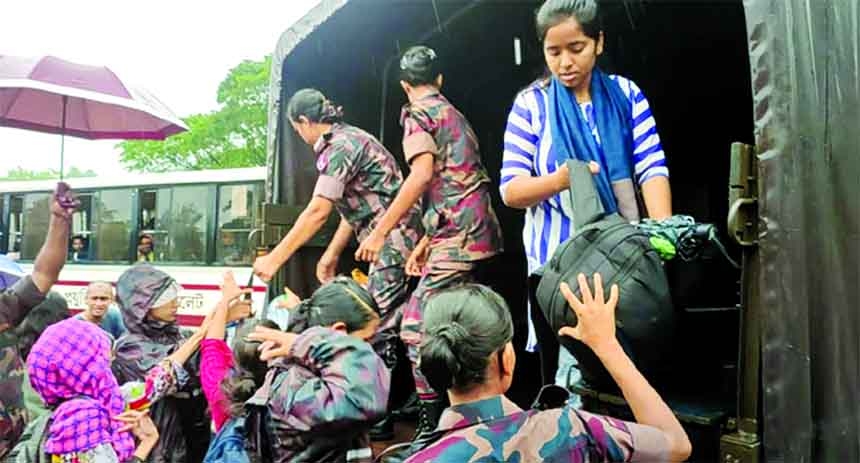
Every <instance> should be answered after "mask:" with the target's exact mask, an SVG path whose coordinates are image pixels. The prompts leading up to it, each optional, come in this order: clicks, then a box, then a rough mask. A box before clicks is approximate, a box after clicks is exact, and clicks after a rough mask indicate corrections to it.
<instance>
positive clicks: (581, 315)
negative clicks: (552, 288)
mask: <svg viewBox="0 0 860 463" xmlns="http://www.w3.org/2000/svg"><path fill="white" fill-rule="evenodd" d="M579 287H580V291H581V294H582V301H580V300H579V299H577V297H576V296H575V295H574V294H573V292H572V291H571V290H570V288H569V287H568V286H567V284H564V283H563V284H562V285H561V291H562V293H563V294H564V296H565V298H566V299H567V301H568V302H569V303H570V305H571V309H572V310H573V311H574V312H576V316H577V318H578V325H577V326H576V327H575V328H571V327H564V328H562V329H561V330H560V332H559V335H562V336H572V337H574V338H576V339H578V340H580V341H582V342H584V343H585V344H586V345H588V346H589V347H590V348H591V349H592V350H593V351H594V352H595V353H596V354H597V356H598V357H599V358H600V360H601V361H602V362H603V364H604V365H605V366H606V369H607V370H609V372H610V373H611V374H612V377H613V378H614V379H615V381H616V382H617V383H618V386H619V387H620V388H621V390H622V392H623V393H624V397H625V398H626V399H627V402H628V403H629V404H630V408H631V409H632V410H633V415H634V416H635V417H636V421H637V422H638V423H630V422H625V421H621V420H616V419H614V418H610V417H608V416H601V415H594V414H591V413H587V412H584V411H581V410H577V409H575V408H573V407H572V406H571V405H570V404H569V403H568V404H567V405H564V406H562V407H561V408H554V409H552V408H551V409H548V410H543V411H538V410H529V411H524V410H521V409H519V408H518V407H517V406H516V405H514V404H513V403H512V402H511V401H509V400H508V399H506V398H505V396H504V394H505V392H506V391H507V390H508V388H509V387H510V385H511V381H512V378H513V373H514V365H515V364H516V354H515V353H514V348H513V346H512V345H511V338H512V337H513V325H512V323H511V317H510V313H509V311H508V308H507V306H506V304H505V301H504V300H503V299H502V298H501V297H500V296H499V295H498V294H496V293H494V292H493V291H492V290H490V289H489V288H487V287H484V286H479V285H466V286H463V287H460V288H457V289H453V290H448V291H446V292H444V293H439V294H438V295H436V296H434V297H433V298H432V299H430V301H429V302H428V304H427V308H426V312H425V315H426V318H425V328H426V330H427V331H426V332H425V334H424V341H423V342H422V344H421V368H422V370H423V371H424V374H425V375H427V379H428V380H430V384H432V385H433V387H436V388H438V389H439V390H442V389H447V391H448V397H449V398H450V400H451V407H450V408H448V409H447V410H445V412H444V414H443V415H442V419H441V421H440V423H439V432H440V433H441V434H443V435H442V436H440V437H438V439H437V440H436V442H434V443H433V444H431V445H429V446H427V447H426V448H424V449H423V450H421V451H419V452H418V453H416V454H415V455H413V456H412V457H411V458H409V459H408V460H407V462H431V461H457V462H472V461H512V460H517V461H581V462H590V461H683V460H685V459H686V458H687V457H689V456H690V451H691V446H690V440H689V439H688V437H687V434H686V433H685V432H684V429H683V428H682V427H681V424H680V423H679V422H678V419H677V418H675V415H674V414H672V411H671V410H670V409H669V407H668V406H667V405H666V403H665V402H663V399H662V398H661V397H660V395H659V394H657V391H655V390H654V388H652V387H651V385H650V384H648V381H647V380H646V379H645V378H644V377H643V376H642V374H641V373H639V371H638V370H636V367H635V366H634V365H633V362H631V361H630V359H629V358H628V357H627V354H625V353H624V350H623V349H622V348H621V345H620V344H619V343H618V340H617V339H616V337H615V305H616V304H617V303H618V287H617V286H614V285H613V287H612V289H611V290H610V296H609V300H608V301H605V302H604V292H603V283H602V281H601V278H600V275H595V276H594V295H593V296H592V292H591V288H590V287H589V284H588V282H587V281H586V278H585V276H584V275H579ZM552 387H555V386H552ZM559 389H560V388H559Z"/></svg>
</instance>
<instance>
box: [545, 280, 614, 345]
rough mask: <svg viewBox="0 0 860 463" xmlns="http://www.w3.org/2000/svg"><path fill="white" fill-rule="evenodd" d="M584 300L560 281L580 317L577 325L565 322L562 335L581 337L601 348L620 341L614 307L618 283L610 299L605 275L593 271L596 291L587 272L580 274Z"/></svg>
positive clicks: (585, 341)
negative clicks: (592, 289)
mask: <svg viewBox="0 0 860 463" xmlns="http://www.w3.org/2000/svg"><path fill="white" fill-rule="evenodd" d="M577 281H578V282H579V291H580V293H581V296H582V300H580V299H579V298H577V297H576V295H575V294H574V293H573V291H571V289H570V287H569V286H568V285H567V283H562V284H561V287H560V289H561V293H562V294H563V295H564V298H565V299H566V300H567V302H568V304H570V308H571V310H573V312H574V313H575V314H576V318H577V320H578V322H577V324H576V326H563V327H562V328H561V329H560V330H559V331H558V334H559V336H569V337H571V338H574V339H577V340H579V341H582V342H583V343H584V344H585V345H587V346H588V347H589V348H591V350H593V351H595V352H599V351H601V350H605V349H607V348H611V347H614V346H616V345H617V344H618V340H617V339H616V338H615V308H616V306H617V305H618V285H612V288H610V290H609V299H608V300H606V299H605V293H604V290H603V278H602V277H601V276H600V274H599V273H595V274H594V292H593V293H592V291H591V288H590V287H589V285H588V280H587V279H586V277H585V275H583V274H581V273H580V274H579V276H577Z"/></svg>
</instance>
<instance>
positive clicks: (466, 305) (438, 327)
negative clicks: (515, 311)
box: [419, 285, 514, 392]
mask: <svg viewBox="0 0 860 463" xmlns="http://www.w3.org/2000/svg"><path fill="white" fill-rule="evenodd" d="M424 330H425V331H424V336H423V340H422V343H421V349H420V352H421V359H420V364H419V367H420V369H421V373H423V374H424V376H425V377H426V378H427V381H428V382H429V383H430V386H431V387H433V389H434V390H436V391H437V392H444V391H445V390H448V389H454V390H465V389H468V388H470V387H472V386H474V385H477V384H481V383H483V382H485V381H486V379H487V367H488V365H489V362H490V357H491V355H492V354H494V353H496V352H499V351H500V350H501V349H504V348H505V345H506V344H507V343H508V342H510V341H511V339H512V338H513V331H514V328H513V323H512V322H511V315H510V311H509V310H508V307H507V304H505V301H504V299H502V298H501V296H499V295H498V294H496V293H495V292H493V290H491V289H490V288H488V287H486V286H482V285H464V286H460V287H457V288H453V289H449V290H445V291H441V292H439V293H437V294H436V295H434V296H432V297H431V298H430V300H428V301H427V306H426V308H425V310H424Z"/></svg>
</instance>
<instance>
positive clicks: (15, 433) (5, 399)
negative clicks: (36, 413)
mask: <svg viewBox="0 0 860 463" xmlns="http://www.w3.org/2000/svg"><path fill="white" fill-rule="evenodd" d="M0 372H2V375H0V461H2V460H3V458H4V457H5V456H6V454H7V453H9V452H10V451H11V450H12V448H13V447H15V443H17V442H18V438H19V437H20V436H21V433H22V432H23V431H24V427H25V425H26V424H27V411H26V408H25V405H24V396H23V392H22V381H23V379H24V374H25V372H26V370H25V367H24V363H23V362H22V360H21V358H20V356H19V355H18V348H17V346H6V347H2V348H0Z"/></svg>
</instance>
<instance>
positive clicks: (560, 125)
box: [549, 68, 633, 214]
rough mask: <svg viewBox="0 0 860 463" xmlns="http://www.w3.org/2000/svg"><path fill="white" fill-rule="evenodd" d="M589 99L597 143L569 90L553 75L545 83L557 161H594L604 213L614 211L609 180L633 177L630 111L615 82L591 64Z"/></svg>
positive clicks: (596, 180) (615, 205)
mask: <svg viewBox="0 0 860 463" xmlns="http://www.w3.org/2000/svg"><path fill="white" fill-rule="evenodd" d="M591 101H592V105H593V106H594V114H595V118H596V119H597V121H596V122H597V133H598V134H599V135H600V141H601V144H600V145H598V144H597V141H596V140H595V139H594V135H593V134H592V133H591V128H590V127H589V125H588V121H586V120H585V118H584V117H583V115H582V110H581V109H580V107H579V104H578V103H577V101H576V96H575V95H574V94H573V91H572V90H570V89H569V88H567V87H565V86H564V85H563V84H562V83H561V82H559V80H558V78H557V77H553V78H552V81H551V83H550V87H549V123H550V127H551V129H552V142H553V152H554V153H553V154H554V156H555V161H556V162H557V163H562V162H564V161H566V160H568V159H576V160H579V161H584V162H589V161H594V162H596V163H598V164H599V165H600V174H598V175H595V176H594V180H595V185H596V186H597V192H598V193H599V194H600V200H601V202H602V203H603V208H604V209H605V210H606V213H608V214H611V213H614V212H617V211H618V204H617V201H616V200H615V192H614V191H613V190H612V182H615V181H618V180H629V179H631V178H632V177H633V131H632V128H631V125H632V123H631V122H632V119H633V112H632V110H631V108H630V100H628V99H627V96H625V95H624V92H623V91H621V87H619V86H618V83H616V82H615V81H613V80H612V79H610V78H609V76H607V75H606V74H605V73H603V72H602V71H600V70H599V69H597V68H595V69H594V71H593V72H592V73H591Z"/></svg>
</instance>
